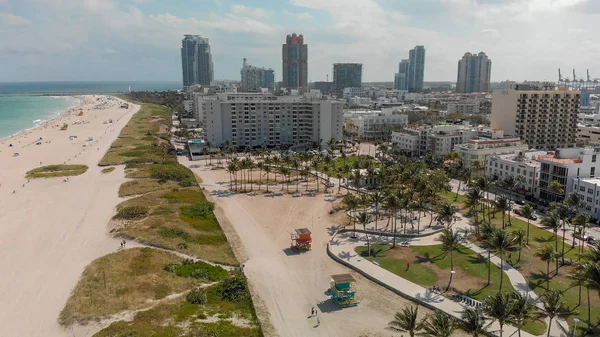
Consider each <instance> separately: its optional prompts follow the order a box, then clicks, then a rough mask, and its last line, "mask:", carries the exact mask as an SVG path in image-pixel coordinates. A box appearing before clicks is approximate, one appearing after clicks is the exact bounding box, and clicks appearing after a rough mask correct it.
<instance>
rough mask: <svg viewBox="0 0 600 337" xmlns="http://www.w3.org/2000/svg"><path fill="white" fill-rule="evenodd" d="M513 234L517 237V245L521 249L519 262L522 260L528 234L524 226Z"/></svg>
mask: <svg viewBox="0 0 600 337" xmlns="http://www.w3.org/2000/svg"><path fill="white" fill-rule="evenodd" d="M512 235H513V236H514V238H515V246H516V247H517V249H519V257H518V259H517V262H521V251H522V250H523V246H524V245H525V240H526V234H525V230H524V229H523V228H519V229H517V230H516V231H514V232H512Z"/></svg>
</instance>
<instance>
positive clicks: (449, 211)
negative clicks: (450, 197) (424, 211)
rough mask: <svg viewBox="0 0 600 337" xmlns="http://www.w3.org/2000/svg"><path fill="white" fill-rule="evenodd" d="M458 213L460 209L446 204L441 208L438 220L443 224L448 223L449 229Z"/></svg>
mask: <svg viewBox="0 0 600 337" xmlns="http://www.w3.org/2000/svg"><path fill="white" fill-rule="evenodd" d="M456 212H458V208H456V206H454V205H452V204H450V203H447V202H445V203H443V204H442V205H441V206H440V208H439V210H438V216H437V219H436V220H437V221H439V222H442V223H444V222H446V223H447V227H452V223H453V222H454V215H455V214H456Z"/></svg>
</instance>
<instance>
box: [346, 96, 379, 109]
mask: <svg viewBox="0 0 600 337" xmlns="http://www.w3.org/2000/svg"><path fill="white" fill-rule="evenodd" d="M347 102H348V105H349V106H364V107H368V106H370V105H371V104H372V103H373V102H372V101H371V99H370V98H369V97H358V96H355V97H349V98H348V99H347Z"/></svg>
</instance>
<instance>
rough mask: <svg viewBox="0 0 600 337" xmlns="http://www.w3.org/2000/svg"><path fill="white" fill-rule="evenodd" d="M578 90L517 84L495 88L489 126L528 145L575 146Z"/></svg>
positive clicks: (543, 147) (539, 147)
mask: <svg viewBox="0 0 600 337" xmlns="http://www.w3.org/2000/svg"><path fill="white" fill-rule="evenodd" d="M580 99H581V94H580V92H579V91H566V90H554V87H549V88H548V87H546V88H544V87H538V86H532V85H525V84H519V85H516V86H515V89H513V90H503V89H497V90H494V98H493V99H492V129H504V133H505V134H506V135H510V136H516V137H520V138H521V139H523V140H524V141H525V143H527V144H528V145H529V146H530V147H532V148H535V149H540V150H554V149H559V148H568V147H574V146H575V144H576V139H577V112H578V111H579V103H580Z"/></svg>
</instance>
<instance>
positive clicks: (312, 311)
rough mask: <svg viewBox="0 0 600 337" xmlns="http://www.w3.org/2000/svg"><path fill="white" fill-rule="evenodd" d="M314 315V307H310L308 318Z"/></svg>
mask: <svg viewBox="0 0 600 337" xmlns="http://www.w3.org/2000/svg"><path fill="white" fill-rule="evenodd" d="M314 315H315V307H312V309H310V317H313V316H314Z"/></svg>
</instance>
